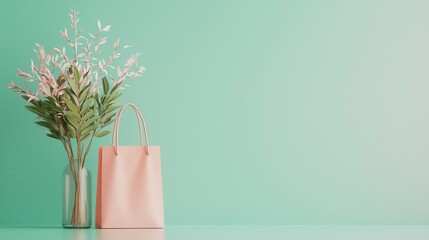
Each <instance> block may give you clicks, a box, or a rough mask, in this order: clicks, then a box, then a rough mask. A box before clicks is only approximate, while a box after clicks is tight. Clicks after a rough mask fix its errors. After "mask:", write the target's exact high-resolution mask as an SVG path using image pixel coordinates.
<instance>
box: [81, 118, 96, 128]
mask: <svg viewBox="0 0 429 240" xmlns="http://www.w3.org/2000/svg"><path fill="white" fill-rule="evenodd" d="M96 119H97V118H96V117H95V116H92V117H91V118H89V119H88V120H86V121H85V122H84V123H83V125H82V127H81V128H82V129H85V128H87V127H88V126H89V125H90V124H91V123H93V122H94V121H95V120H96Z"/></svg>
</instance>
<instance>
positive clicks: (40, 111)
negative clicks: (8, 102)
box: [25, 106, 45, 116]
mask: <svg viewBox="0 0 429 240" xmlns="http://www.w3.org/2000/svg"><path fill="white" fill-rule="evenodd" d="M25 108H27V109H28V110H30V111H31V112H33V113H35V114H37V115H39V116H43V114H44V112H45V111H44V110H43V108H41V107H37V106H25Z"/></svg>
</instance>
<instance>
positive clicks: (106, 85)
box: [103, 77, 109, 95]
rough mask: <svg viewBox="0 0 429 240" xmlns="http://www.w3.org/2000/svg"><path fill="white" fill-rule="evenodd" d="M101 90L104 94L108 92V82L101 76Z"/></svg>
mask: <svg viewBox="0 0 429 240" xmlns="http://www.w3.org/2000/svg"><path fill="white" fill-rule="evenodd" d="M103 91H104V95H107V93H109V82H108V81H107V78H106V77H103Z"/></svg>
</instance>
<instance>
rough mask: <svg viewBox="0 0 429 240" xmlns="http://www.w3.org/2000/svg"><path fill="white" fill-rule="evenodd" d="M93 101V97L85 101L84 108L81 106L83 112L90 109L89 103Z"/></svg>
mask: <svg viewBox="0 0 429 240" xmlns="http://www.w3.org/2000/svg"><path fill="white" fill-rule="evenodd" d="M91 102H92V98H89V99H87V100H86V101H85V102H83V105H82V108H81V112H82V113H85V112H87V111H88V110H89V105H90V104H91Z"/></svg>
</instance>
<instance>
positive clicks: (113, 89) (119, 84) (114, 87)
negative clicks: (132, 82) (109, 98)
mask: <svg viewBox="0 0 429 240" xmlns="http://www.w3.org/2000/svg"><path fill="white" fill-rule="evenodd" d="M119 86H121V83H117V84H115V85H114V86H113V88H112V90H110V94H113V93H114V92H115V91H116V90H118V88H119Z"/></svg>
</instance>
